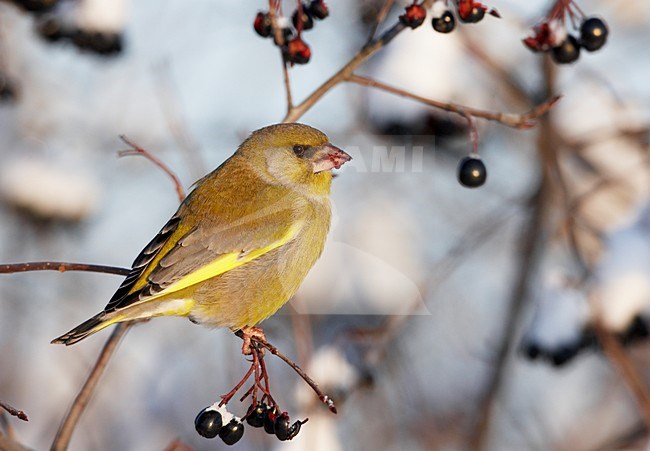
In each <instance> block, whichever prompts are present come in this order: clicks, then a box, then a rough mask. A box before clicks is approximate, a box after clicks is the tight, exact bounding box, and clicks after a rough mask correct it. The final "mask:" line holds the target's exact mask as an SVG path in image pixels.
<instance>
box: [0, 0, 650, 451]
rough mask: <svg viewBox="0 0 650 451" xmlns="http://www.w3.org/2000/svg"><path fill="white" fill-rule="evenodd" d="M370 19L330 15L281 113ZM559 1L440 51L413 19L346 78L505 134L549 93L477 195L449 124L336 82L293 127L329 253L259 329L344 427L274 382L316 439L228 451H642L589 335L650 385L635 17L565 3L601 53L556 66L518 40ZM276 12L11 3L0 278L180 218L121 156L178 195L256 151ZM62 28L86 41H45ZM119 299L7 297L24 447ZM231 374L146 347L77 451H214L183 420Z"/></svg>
mask: <svg viewBox="0 0 650 451" xmlns="http://www.w3.org/2000/svg"><path fill="white" fill-rule="evenodd" d="M24 3H25V4H27V5H28V7H29V4H30V2H24ZM31 3H38V2H31ZM381 4H382V2H380V1H370V0H365V1H360V2H345V1H341V0H332V1H331V2H328V5H329V8H330V17H328V18H327V19H326V20H324V21H322V22H319V23H317V24H316V27H315V28H314V29H313V30H310V31H309V32H305V33H304V36H303V38H304V40H305V41H306V42H308V43H309V45H310V46H311V49H312V52H313V55H312V60H311V61H310V63H309V64H307V65H304V66H295V67H294V68H292V69H291V70H290V77H291V83H292V88H293V94H294V98H295V99H297V100H301V99H302V98H304V97H305V96H306V95H308V94H309V93H310V92H312V91H313V90H314V89H315V88H316V87H317V86H318V85H319V84H320V83H322V82H323V81H324V80H325V79H326V77H329V75H330V74H333V73H334V72H335V71H337V70H338V69H339V68H340V67H341V66H342V65H343V64H344V63H345V62H347V61H348V60H349V59H350V58H351V56H352V55H353V54H354V53H355V52H356V51H357V50H358V49H359V48H360V47H361V46H362V45H363V43H364V42H365V41H366V39H367V37H368V35H369V33H370V31H371V28H372V23H373V20H374V17H376V14H377V11H378V9H379V7H380V6H381ZM552 4H553V2H552V1H548V0H535V1H527V2H518V1H513V0H494V2H493V3H490V4H489V6H491V7H496V8H498V10H499V12H500V13H501V15H502V16H503V18H502V19H496V18H494V17H487V16H486V18H485V19H484V20H483V21H481V22H480V23H478V24H472V25H465V24H462V26H460V25H459V26H458V27H457V29H456V30H454V32H452V33H449V34H440V33H436V32H435V31H434V30H433V29H432V27H431V23H430V20H429V19H427V21H426V22H425V24H424V25H423V26H422V27H420V28H418V29H416V30H413V31H411V30H406V31H404V32H403V33H401V34H400V35H399V36H398V37H397V38H396V39H395V40H394V41H393V42H392V43H391V44H390V45H388V46H387V47H386V48H385V49H383V50H382V51H380V52H379V53H378V54H377V55H376V56H375V57H373V59H371V60H370V61H369V62H368V63H367V64H365V65H363V66H362V67H361V68H360V69H359V70H358V73H360V74H363V75H366V76H369V77H372V78H376V79H377V80H380V81H383V82H386V83H389V84H392V85H395V86H398V87H400V88H403V89H406V90H409V91H411V92H413V93H416V94H419V95H422V96H425V97H429V98H433V99H436V100H441V101H452V102H456V103H460V104H463V105H468V106H473V107H478V108H483V109H488V110H496V111H503V112H515V113H521V112H524V111H527V110H529V109H530V108H532V107H533V106H534V105H536V104H539V103H540V102H542V101H544V100H545V99H547V98H549V97H551V96H552V95H554V94H561V95H562V96H563V98H562V100H561V102H560V103H559V104H558V105H557V106H556V107H555V108H554V109H553V110H552V111H551V113H550V114H549V115H548V116H547V117H546V118H545V119H544V120H542V121H540V122H539V123H538V125H537V127H535V128H532V129H529V130H514V129H510V128H507V127H505V126H503V125H500V124H497V123H494V122H486V121H482V120H479V121H478V131H479V135H480V145H479V152H480V155H481V157H482V159H483V161H484V163H485V164H486V166H487V170H488V179H487V182H486V184H485V185H484V186H483V187H481V188H479V189H468V188H465V187H463V186H461V185H460V184H459V183H458V181H457V180H456V170H457V164H458V162H459V160H461V159H462V158H463V157H465V156H467V155H468V154H469V152H470V150H471V143H470V140H469V133H468V130H467V126H466V122H464V121H461V120H459V118H458V117H457V116H450V115H448V114H443V113H441V112H440V111H437V110H433V109H431V108H428V107H425V106H422V105H420V104H418V103H415V102H413V101H411V100H406V99H402V98H398V97H396V96H393V95H390V94H385V93H380V92H376V91H370V90H369V88H364V87H360V86H355V85H352V84H344V85H341V86H338V87H336V88H335V89H333V90H332V91H331V92H330V93H328V94H327V95H326V96H325V97H324V98H323V99H322V100H321V101H319V102H318V103H317V104H316V105H315V106H314V107H313V108H312V109H311V110H310V111H309V112H308V113H307V114H306V115H305V116H304V117H303V118H301V120H300V121H301V122H305V123H308V124H310V125H313V126H315V127H317V128H320V129H322V130H324V131H325V132H326V133H327V134H328V135H329V136H330V138H331V140H332V142H333V143H335V144H336V145H338V146H340V147H342V148H344V149H346V150H347V151H348V152H349V153H350V154H351V155H353V157H354V160H353V161H352V162H350V164H348V165H346V166H344V167H343V168H342V169H341V171H340V172H339V176H338V177H337V178H336V179H335V181H334V185H333V204H334V222H333V228H332V231H331V234H330V237H329V240H328V243H327V246H326V250H325V252H324V255H323V257H322V258H321V260H320V261H319V263H318V264H317V265H316V266H315V267H314V269H313V270H312V271H311V273H310V275H309V277H308V280H307V281H306V283H305V284H304V286H303V287H302V289H301V290H300V292H299V294H298V296H297V297H296V299H294V300H293V301H292V302H291V303H290V304H288V305H287V306H285V307H284V308H283V309H282V311H281V312H280V313H279V314H278V315H276V316H274V317H273V318H270V319H268V320H267V321H265V322H264V323H263V326H264V328H265V330H266V333H267V337H268V338H269V340H270V341H271V342H272V343H273V344H275V345H276V346H278V347H279V348H280V349H282V350H283V351H284V352H285V353H286V354H288V355H290V356H291V357H292V358H294V359H295V360H296V361H298V362H299V363H301V364H302V365H304V366H305V367H306V368H307V370H308V372H309V373H310V375H311V376H312V377H313V378H314V379H315V380H316V381H317V382H319V383H320V384H321V385H322V387H323V389H324V391H326V392H327V393H329V394H330V395H331V396H332V397H333V398H334V399H335V400H336V402H337V405H338V408H339V409H338V410H339V414H338V415H337V416H333V415H331V414H330V413H328V412H327V411H326V410H325V409H324V408H322V406H321V405H320V404H319V403H318V401H317V399H316V397H315V396H314V394H313V393H312V392H311V391H309V390H308V389H307V388H306V387H305V386H304V385H303V383H302V381H300V380H299V379H298V378H297V377H296V376H295V375H294V374H293V373H292V372H291V371H290V370H289V369H288V368H287V367H286V366H284V365H283V364H282V363H281V362H279V361H278V360H277V359H273V358H267V359H266V360H267V363H268V364H269V365H270V369H269V371H270V372H271V377H272V381H271V383H272V387H273V390H274V394H275V397H276V399H277V400H278V402H279V403H280V404H281V405H282V407H283V408H285V409H286V410H289V412H290V413H291V414H292V417H295V418H302V417H305V416H308V417H309V418H310V421H309V423H308V424H306V425H305V426H304V427H303V430H302V431H301V432H300V434H299V435H298V436H297V437H296V438H295V439H294V440H293V441H292V442H287V443H281V442H279V441H277V439H275V437H273V436H269V435H266V434H265V433H264V432H263V431H262V430H254V429H252V428H248V429H247V430H246V433H245V434H244V437H243V439H242V441H241V442H239V443H238V444H237V445H236V446H237V447H238V448H239V449H251V450H261V449H285V448H286V449H296V450H299V449H309V450H315V449H316V450H328V451H329V450H348V449H349V450H366V449H401V450H407V449H408V450H424V449H450V450H455V449H459V450H461V449H490V450H510V449H513V450H515V449H516V450H521V449H554V450H555V449H557V450H564V449H571V450H596V449H644V448H645V447H646V446H647V443H648V431H649V429H648V426H649V424H648V423H647V420H648V419H650V418H649V417H647V416H646V421H644V416H643V415H642V413H641V412H644V411H646V412H648V411H650V410H648V409H650V406H649V405H645V406H643V405H642V407H641V408H640V407H639V403H638V402H637V401H636V399H635V396H634V395H633V394H632V392H631V391H630V389H629V387H628V384H627V383H626V380H627V379H626V378H623V377H622V376H621V373H620V372H619V371H618V368H620V365H621V363H620V362H616V361H614V362H613V363H612V361H611V359H609V358H608V357H606V356H605V355H603V354H602V353H601V352H600V351H599V349H598V348H599V345H598V336H599V335H598V334H597V333H596V331H597V330H599V328H598V327H595V325H600V326H602V328H603V329H604V331H605V332H606V333H609V334H611V336H613V337H616V338H617V339H619V341H620V343H623V344H625V345H626V346H627V347H626V354H625V356H626V362H627V363H629V364H630V365H631V367H632V368H633V369H634V370H635V372H636V374H637V375H638V376H639V378H640V380H641V381H642V385H643V386H645V384H646V383H647V382H650V359H649V354H648V350H649V348H648V346H647V345H646V342H645V340H644V337H645V336H647V335H648V328H647V325H646V317H647V316H648V315H650V197H649V194H650V153H649V139H648V137H649V135H648V124H650V87H649V85H648V81H647V80H648V76H649V75H650V65H649V64H650V62H649V60H648V58H646V57H644V55H646V54H647V43H648V42H650V4H649V3H648V2H646V1H644V0H628V1H626V2H617V1H612V0H609V1H604V0H603V1H600V0H593V1H588V0H584V1H580V2H579V6H580V7H581V8H582V9H583V10H584V12H585V13H586V14H587V15H588V16H590V15H597V16H599V17H602V18H604V19H605V20H606V21H607V23H608V24H609V29H610V37H609V39H608V42H607V44H606V45H605V47H604V48H603V49H602V50H600V51H598V52H593V53H588V52H582V55H581V56H580V58H579V60H578V61H577V62H576V63H575V64H572V65H561V66H560V65H555V64H554V63H552V62H551V61H550V58H548V57H547V56H546V55H543V54H541V53H532V52H531V51H529V50H528V49H527V48H526V47H525V46H524V45H522V42H521V39H522V38H524V37H525V36H527V35H528V34H529V33H530V30H531V27H532V26H533V25H535V23H537V22H538V21H539V20H540V19H541V18H542V17H544V16H545V15H546V14H547V12H548V11H549V9H550V8H551V7H552ZM403 6H404V3H402V4H400V3H399V2H397V5H396V6H395V7H394V8H393V10H392V11H391V14H390V16H389V18H388V19H387V21H386V23H387V25H390V24H392V23H394V21H395V20H396V18H397V15H398V14H400V13H401V12H400V11H401V10H402V7H403ZM267 8H268V4H267V3H266V2H264V1H263V0H248V1H246V2H241V1H234V0H230V1H226V0H190V1H187V0H138V1H134V2H127V1H126V0H119V1H117V0H111V1H109V0H78V1H72V0H67V1H61V2H60V4H59V5H58V6H57V8H56V9H55V10H54V15H53V16H50V15H42V14H34V13H32V12H28V11H25V10H24V8H19V7H17V6H16V5H15V4H14V3H13V2H8V1H6V2H5V1H0V91H1V93H2V95H1V96H0V156H1V159H0V262H1V263H17V262H26V261H41V260H53V261H72V262H84V263H97V264H106V265H115V266H122V267H128V266H129V265H130V264H131V262H132V261H133V258H134V257H135V256H136V255H137V254H138V253H139V251H140V250H141V249H142V248H143V247H144V245H146V243H147V242H148V241H149V240H150V238H151V237H152V236H153V235H154V234H155V233H156V232H157V231H158V230H159V228H160V227H161V225H162V224H164V223H165V222H166V220H167V219H168V218H169V217H170V216H171V214H172V213H173V212H174V211H175V209H176V207H177V205H178V199H177V197H176V193H175V191H174V187H173V185H172V184H171V183H170V180H169V179H168V178H167V177H166V176H165V175H164V174H163V173H162V172H161V171H160V170H159V169H158V168H156V167H155V166H154V165H152V164H151V163H150V162H148V161H146V160H145V159H144V158H141V157H125V158H117V151H119V150H122V149H125V148H126V146H125V144H124V143H122V142H121V141H120V140H119V138H118V136H119V135H120V134H124V135H126V136H127V137H129V138H130V139H131V140H133V141H134V142H136V143H137V144H139V145H140V146H142V147H144V148H146V149H147V150H149V151H150V152H151V153H153V154H154V155H156V156H157V157H159V158H160V159H162V160H163V161H164V162H165V163H166V164H167V165H168V166H169V167H171V168H172V169H173V170H174V171H175V172H176V173H177V174H178V176H179V177H180V179H181V180H182V182H183V184H184V186H185V187H186V188H187V189H189V187H190V185H191V184H192V183H193V182H194V181H195V180H197V179H198V178H199V177H201V176H202V175H204V174H205V173H207V172H208V171H210V170H212V169H213V168H214V167H216V166H217V165H219V164H220V163H221V162H222V161H223V160H224V159H225V158H227V157H228V156H230V155H231V154H232V153H233V152H234V150H235V149H236V147H237V145H238V144H239V143H240V142H241V141H242V140H243V139H244V138H245V137H246V136H247V135H248V133H250V132H251V131H252V130H255V129H257V128H259V127H261V126H264V125H268V124H271V123H275V122H279V121H281V120H282V118H283V116H284V114H285V112H286V104H285V92H284V89H283V81H282V71H281V60H280V55H279V52H278V50H277V48H275V47H274V46H273V45H272V44H271V42H270V41H269V40H265V39H261V38H260V37H259V36H257V35H256V34H255V32H254V31H253V29H252V23H253V19H254V17H255V14H256V13H257V12H258V11H259V10H264V9H267ZM285 8H286V11H287V14H290V12H291V11H292V10H293V8H295V4H294V3H292V2H286V3H285ZM53 18H54V19H55V20H54V21H53ZM57 24H58V25H61V24H64V25H65V26H66V27H68V30H69V31H70V30H71V31H70V32H71V33H72V35H71V36H74V38H73V39H72V38H71V39H62V40H58V41H57V40H56V30H57ZM53 30H54V31H53ZM120 282H121V278H120V277H117V276H112V275H108V274H93V273H84V272H67V273H64V274H59V273H56V272H32V273H21V274H13V275H2V276H0V401H4V402H6V403H9V404H11V405H14V406H16V407H18V408H20V409H22V410H24V411H25V412H26V413H27V414H28V415H29V422H28V423H25V422H22V421H19V420H16V419H14V418H10V419H9V422H10V423H11V425H12V427H13V428H14V433H15V437H16V438H17V440H19V441H20V442H21V443H22V444H24V445H25V446H28V447H30V448H33V449H46V448H48V447H49V446H50V443H51V442H52V439H53V437H54V434H55V433H56V430H57V427H58V425H59V423H60V421H61V419H62V417H63V415H64V414H65V412H66V411H67V409H68V408H69V406H70V405H71V403H72V400H73V398H74V396H75V395H76V393H77V391H78V390H79V388H80V387H81V384H82V383H83V381H84V379H85V377H86V376H87V374H88V372H89V371H90V368H91V366H92V364H93V362H94V360H95V358H96V357H97V355H98V353H99V350H100V349H101V346H102V344H103V343H104V341H105V340H106V339H107V338H108V336H109V332H108V331H104V332H102V333H101V334H97V335H95V336H93V337H92V338H90V339H88V340H86V341H84V342H83V343H80V344H79V345H76V346H74V347H71V348H66V347H62V346H53V345H50V344H49V342H50V340H52V339H53V338H54V337H56V336H58V335H60V334H62V333H63V332H65V331H67V330H69V329H70V328H71V327H73V326H74V325H76V324H78V323H80V322H81V321H83V320H85V319H87V318H88V317H90V316H91V315H93V314H95V313H97V312H98V311H99V310H100V309H102V308H103V307H104V305H105V304H106V302H107V300H108V299H109V298H110V296H111V295H112V294H113V292H114V291H115V289H116V288H117V287H118V286H119V284H120ZM601 332H602V331H601ZM246 369H247V364H246V363H245V361H244V360H243V358H242V357H241V355H240V340H239V339H238V338H236V337H234V336H233V335H232V334H231V333H229V332H228V331H223V330H215V331H210V330H208V329H204V328H201V327H197V326H195V325H193V324H191V323H190V322H189V321H186V320H184V319H178V318H164V319H156V320H154V321H152V322H150V323H147V324H144V325H141V326H138V327H135V328H133V329H132V330H131V331H130V332H129V334H128V335H127V337H125V339H124V341H123V342H122V343H121V345H120V348H119V350H118V351H117V353H116V355H115V356H114V358H113V359H112V361H111V362H110V365H109V367H108V369H107V371H106V374H105V376H104V377H103V379H102V381H101V383H100V385H99V387H98V389H97V391H96V393H95V395H94V397H93V399H92V401H91V403H90V405H89V406H88V410H87V411H86V413H85V414H84V416H83V417H82V419H81V421H80V423H79V425H78V427H77V429H76V431H75V434H74V436H73V439H72V442H71V449H75V450H104V449H133V450H156V449H165V448H166V447H167V446H168V445H169V444H170V443H172V442H173V441H174V440H177V439H178V440H180V442H182V443H184V444H186V445H187V446H189V447H191V448H193V449H197V450H201V449H222V448H225V447H226V446H225V445H224V444H223V443H222V442H221V441H220V440H219V439H215V440H212V441H209V440H207V439H204V438H202V437H200V436H199V435H198V434H197V433H196V431H195V430H194V417H195V416H196V414H197V413H198V412H199V411H200V410H201V409H202V408H204V407H205V406H207V405H210V404H212V403H213V402H214V401H216V400H218V396H219V395H220V394H223V393H226V392H227V391H228V390H229V389H230V388H231V387H232V386H233V385H234V383H236V381H237V380H238V379H239V377H241V375H242V374H243V372H244V371H245V370H246ZM246 408H247V405H239V404H238V403H237V402H233V403H232V407H231V410H233V411H235V413H237V414H239V415H242V414H244V413H245V411H246Z"/></svg>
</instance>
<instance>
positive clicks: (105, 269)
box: [0, 262, 131, 276]
mask: <svg viewBox="0 0 650 451" xmlns="http://www.w3.org/2000/svg"><path fill="white" fill-rule="evenodd" d="M27 271H59V272H66V271H86V272H100V273H104V274H115V275H118V276H126V275H128V274H129V272H131V270H130V269H126V268H118V267H116V266H105V265H90V264H86V263H68V262H28V263H6V264H2V265H0V274H14V273H17V272H27Z"/></svg>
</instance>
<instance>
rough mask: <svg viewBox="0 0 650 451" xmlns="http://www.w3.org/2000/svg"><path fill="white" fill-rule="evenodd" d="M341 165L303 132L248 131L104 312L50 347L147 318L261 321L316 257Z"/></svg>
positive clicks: (300, 128)
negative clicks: (334, 178) (334, 175)
mask: <svg viewBox="0 0 650 451" xmlns="http://www.w3.org/2000/svg"><path fill="white" fill-rule="evenodd" d="M349 159H350V157H349V156H348V155H347V154H345V153H344V152H343V151H341V150H340V149H338V148H336V147H334V146H332V145H331V144H330V143H329V140H328V138H327V136H325V134H323V133H322V132H320V131H318V130H316V129H314V128H311V127H309V126H306V125H302V124H278V125H272V126H269V127H265V128H262V129H260V130H257V131H256V132H254V133H253V134H251V136H250V137H249V138H248V139H247V140H246V141H244V142H243V143H242V145H241V146H240V147H239V149H237V151H236V152H235V154H234V155H233V156H232V157H230V158H229V159H228V160H226V161H225V162H224V163H223V164H222V165H221V166H219V167H218V168H217V169H215V170H214V171H213V172H211V173H210V174H208V175H207V176H205V177H204V178H202V179H201V180H199V181H198V182H197V183H196V185H195V188H194V190H193V191H192V192H191V193H190V194H189V195H188V196H187V197H186V198H185V200H184V201H183V203H182V204H181V205H180V207H179V209H178V211H177V212H176V213H175V214H174V216H172V218H171V219H170V220H169V222H168V223H167V224H166V225H165V226H164V227H163V228H162V229H161V231H160V232H159V233H158V235H157V236H156V237H155V238H154V239H153V240H152V241H151V242H150V243H149V244H148V245H147V247H145V249H144V250H143V251H142V252H141V253H140V255H139V256H138V257H137V258H136V260H135V261H134V262H133V269H132V271H131V273H130V274H129V275H128V276H127V277H126V279H125V280H124V282H123V283H122V285H121V286H120V287H119V288H118V290H117V292H116V293H115V294H114V295H113V298H112V299H111V300H110V301H109V303H108V305H107V306H106V308H105V309H104V311H102V312H101V313H99V314H97V315H95V316H94V317H92V318H91V319H89V320H88V321H86V322H84V323H83V324H81V325H79V326H78V327H76V328H74V329H73V330H71V331H70V332H68V333H67V334H65V335H63V336H61V337H59V338H57V339H55V340H54V341H53V343H64V344H67V345H69V344H73V343H76V342H77V341H79V340H82V339H83V338H85V337H87V336H88V335H90V334H92V333H95V332H97V331H99V330H101V329H103V328H104V327H107V326H109V325H111V324H114V323H117V322H122V321H129V320H134V319H141V318H150V317H155V316H189V318H190V319H191V320H192V321H194V322H196V323H200V324H205V325H207V326H213V327H229V328H231V329H240V328H243V327H246V326H254V325H255V324H257V323H259V322H260V321H262V320H264V319H265V318H267V317H269V316H270V315H272V314H273V313H275V312H276V311H277V310H278V309H279V308H280V307H281V306H282V305H283V304H284V303H285V302H287V301H288V300H289V298H290V297H291V296H293V294H294V293H295V292H296V291H297V290H298V287H299V286H300V284H301V283H302V281H303V280H304V278H305V276H306V275H307V272H308V271H309V270H310V268H311V267H312V266H313V265H314V263H315V262H316V260H317V259H318V257H319V256H320V254H321V252H322V250H323V246H324V244H325V239H326V236H327V232H328V229H329V225H330V216H331V215H330V203H329V192H330V185H331V182H332V174H331V172H330V169H331V168H332V167H339V166H340V165H341V164H343V163H345V162H346V161H348V160H349Z"/></svg>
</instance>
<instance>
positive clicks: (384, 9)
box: [368, 0, 395, 43]
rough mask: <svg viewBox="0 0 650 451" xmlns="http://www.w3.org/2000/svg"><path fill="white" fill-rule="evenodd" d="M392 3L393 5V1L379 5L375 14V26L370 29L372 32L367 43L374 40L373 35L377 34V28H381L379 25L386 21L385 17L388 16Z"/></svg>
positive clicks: (388, 0)
mask: <svg viewBox="0 0 650 451" xmlns="http://www.w3.org/2000/svg"><path fill="white" fill-rule="evenodd" d="M394 3H395V0H386V1H385V2H384V4H383V5H381V9H380V10H379V12H378V13H377V19H376V20H375V25H374V26H373V27H372V32H371V33H370V36H369V37H368V43H370V42H372V40H373V39H375V35H376V34H377V30H379V27H381V24H383V23H384V20H386V16H388V12H389V11H390V9H391V8H392V7H393V4H394Z"/></svg>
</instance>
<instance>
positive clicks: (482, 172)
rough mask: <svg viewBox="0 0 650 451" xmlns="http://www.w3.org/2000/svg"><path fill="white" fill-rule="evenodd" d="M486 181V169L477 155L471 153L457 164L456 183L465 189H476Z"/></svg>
mask: <svg viewBox="0 0 650 451" xmlns="http://www.w3.org/2000/svg"><path fill="white" fill-rule="evenodd" d="M486 179H487V168H486V167H485V164H484V163H483V160H481V157H479V156H478V154H475V153H472V154H470V155H469V156H468V157H465V158H463V159H462V160H460V163H458V181H459V182H460V184H461V185H463V186H465V187H467V188H478V187H479V186H482V185H483V184H484V183H485V180H486Z"/></svg>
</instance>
